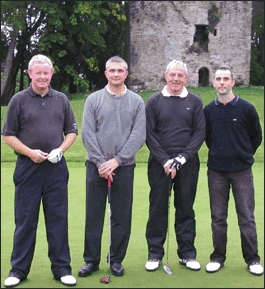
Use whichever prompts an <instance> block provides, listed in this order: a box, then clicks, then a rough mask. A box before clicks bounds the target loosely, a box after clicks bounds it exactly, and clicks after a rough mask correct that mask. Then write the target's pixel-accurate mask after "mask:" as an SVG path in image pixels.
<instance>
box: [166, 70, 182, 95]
mask: <svg viewBox="0 0 265 289" xmlns="http://www.w3.org/2000/svg"><path fill="white" fill-rule="evenodd" d="M165 79H166V82H167V90H168V92H169V93H170V94H173V95H177V94H180V93H181V92H182V90H183V87H184V86H185V84H186V82H187V80H188V76H187V74H186V71H185V69H182V68H178V67H176V68H173V69H171V70H169V71H168V72H167V73H165Z"/></svg>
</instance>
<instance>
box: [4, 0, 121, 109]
mask: <svg viewBox="0 0 265 289" xmlns="http://www.w3.org/2000/svg"><path fill="white" fill-rule="evenodd" d="M11 3H12V4H11ZM2 6H3V7H2V10H1V14H2V16H3V15H4V16H5V17H4V18H3V17H2V19H1V24H2V25H3V24H4V25H5V27H11V30H12V35H11V36H13V38H12V37H11V36H9V37H8V43H11V40H12V39H13V42H14V45H13V47H12V49H9V52H10V54H11V55H12V57H13V58H12V57H10V58H9V59H6V64H7V63H9V68H10V69H9V73H7V71H5V72H4V75H5V79H4V80H3V79H2V80H3V84H5V86H6V87H8V89H7V88H5V89H3V90H2V87H1V105H7V104H8V102H9V100H10V98H11V96H12V95H13V94H14V92H15V83H16V81H15V80H16V78H17V74H18V71H19V68H20V67H21V75H25V73H24V72H23V71H24V70H25V67H24V66H25V65H26V63H27V62H28V60H29V58H30V57H31V56H32V55H34V54H37V53H43V54H46V55H48V56H49V57H50V58H51V59H52V61H53V63H54V65H55V71H56V73H55V75H54V77H53V82H52V85H53V87H54V88H55V89H58V90H63V91H65V92H69V93H74V92H78V91H79V90H81V91H84V92H88V91H89V90H91V89H93V88H95V87H97V86H98V85H100V84H101V83H102V78H103V77H104V75H103V73H102V63H103V62H105V61H106V58H107V57H109V56H112V55H113V54H120V55H121V56H123V54H124V45H123V43H124V31H125V28H124V27H125V22H126V17H125V15H124V11H123V10H124V9H123V6H122V5H121V2H117V1H73V0H68V1H62V0H59V1H54V0H51V1H32V2H29V1H12V2H11V1H3V2H2ZM11 8H12V9H13V10H14V11H16V13H18V14H19V15H20V18H18V17H17V19H18V20H17V22H18V24H19V25H17V26H14V21H13V18H14V15H13V14H14V12H9V11H11V10H10V9H11ZM15 16H16V15H15ZM3 21H4V22H3ZM15 23H16V22H15ZM16 27H17V29H14V28H16ZM9 47H10V45H9ZM14 49H16V51H17V53H16V54H15V55H14ZM7 55H8V53H7ZM18 56H19V57H18ZM8 60H9V61H8ZM15 60H16V61H15ZM15 63H16V66H15ZM6 66H7V65H6ZM23 73H24V74H23ZM9 75H12V78H11V77H10V76H9ZM22 78H23V77H22ZM8 80H9V81H8ZM21 81H22V80H21ZM20 89H23V88H22V87H21V88H20Z"/></svg>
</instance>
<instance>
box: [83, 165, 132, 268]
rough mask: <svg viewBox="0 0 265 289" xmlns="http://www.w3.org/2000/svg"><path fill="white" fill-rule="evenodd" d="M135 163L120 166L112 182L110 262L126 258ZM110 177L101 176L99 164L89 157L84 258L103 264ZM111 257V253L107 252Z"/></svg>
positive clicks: (87, 260) (119, 261)
mask: <svg viewBox="0 0 265 289" xmlns="http://www.w3.org/2000/svg"><path fill="white" fill-rule="evenodd" d="M134 168H135V164H132V165H129V166H119V167H118V168H117V169H116V170H115V171H114V173H115V176H114V177H113V183H112V185H111V194H110V195H111V199H110V207H111V247H110V263H116V262H117V263H121V262H122V261H123V259H124V258H125V254H126V251H127V247H128V243H129V239H130V234H131V220H132V202H133V179H134ZM107 193H108V186H107V180H106V179H104V178H102V177H100V176H99V174H98V168H97V167H96V165H95V164H94V163H92V162H90V161H86V225H85V244H84V254H83V257H84V260H85V262H92V263H95V264H99V263H100V260H101V239H102V232H103V225H104V217H105V210H106V204H107ZM106 259H107V261H108V256H107V258H106Z"/></svg>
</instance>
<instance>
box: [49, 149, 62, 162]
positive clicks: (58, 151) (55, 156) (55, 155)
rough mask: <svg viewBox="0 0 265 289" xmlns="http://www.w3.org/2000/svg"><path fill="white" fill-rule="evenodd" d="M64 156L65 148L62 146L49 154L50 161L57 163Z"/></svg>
mask: <svg viewBox="0 0 265 289" xmlns="http://www.w3.org/2000/svg"><path fill="white" fill-rule="evenodd" d="M62 156H63V150H62V149H61V148H57V149H54V150H52V151H51V152H50V153H49V154H48V161H50V162H51V163H53V164H56V163H58V162H59V161H60V160H61V158H62Z"/></svg>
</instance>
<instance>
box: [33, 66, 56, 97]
mask: <svg viewBox="0 0 265 289" xmlns="http://www.w3.org/2000/svg"><path fill="white" fill-rule="evenodd" d="M53 72H54V71H53V70H52V69H51V68H50V67H49V66H48V65H47V64H41V63H35V64H34V66H33V68H32V70H28V75H29V77H30V79H31V85H32V88H33V90H34V91H35V92H37V93H40V94H41V93H42V92H47V90H48V89H49V85H50V82H51V79H52V75H53Z"/></svg>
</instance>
